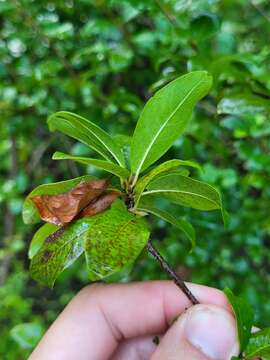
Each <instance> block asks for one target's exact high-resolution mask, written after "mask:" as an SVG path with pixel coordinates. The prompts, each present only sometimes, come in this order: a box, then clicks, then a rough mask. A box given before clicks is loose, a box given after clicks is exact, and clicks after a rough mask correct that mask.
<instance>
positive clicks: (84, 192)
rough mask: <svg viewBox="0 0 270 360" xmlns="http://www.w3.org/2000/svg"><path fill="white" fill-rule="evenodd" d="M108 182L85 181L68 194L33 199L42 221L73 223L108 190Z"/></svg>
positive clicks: (62, 223) (41, 196)
mask: <svg viewBox="0 0 270 360" xmlns="http://www.w3.org/2000/svg"><path fill="white" fill-rule="evenodd" d="M106 187H107V183H106V180H91V181H83V182H80V183H79V184H78V185H76V186H75V187H74V188H73V189H72V190H70V191H69V192H67V193H64V194H59V195H46V194H45V195H37V196H33V197H31V200H32V201H33V202H34V204H35V205H36V207H37V209H38V211H39V215H40V217H41V219H42V220H44V221H46V222H49V223H51V224H55V225H64V224H68V223H69V222H71V221H72V220H73V219H74V218H75V217H76V216H77V215H78V214H79V212H80V211H81V210H82V209H84V208H85V207H86V206H87V205H88V204H89V203H90V202H91V201H93V200H95V199H97V198H98V197H99V196H100V195H101V194H102V193H103V192H104V191H105V189H106Z"/></svg>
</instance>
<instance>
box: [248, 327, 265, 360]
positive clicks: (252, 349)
mask: <svg viewBox="0 0 270 360" xmlns="http://www.w3.org/2000/svg"><path fill="white" fill-rule="evenodd" d="M254 358H260V359H263V360H269V359H270V328H266V329H263V330H260V331H257V332H256V333H254V334H252V335H251V337H250V339H249V342H248V345H247V347H246V349H245V359H248V360H251V359H254Z"/></svg>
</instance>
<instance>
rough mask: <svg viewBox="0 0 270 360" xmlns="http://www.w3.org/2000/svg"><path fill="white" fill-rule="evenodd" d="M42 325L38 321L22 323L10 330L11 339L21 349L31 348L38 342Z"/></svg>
mask: <svg viewBox="0 0 270 360" xmlns="http://www.w3.org/2000/svg"><path fill="white" fill-rule="evenodd" d="M42 334H43V327H42V326H41V325H40V324H38V323H34V322H32V323H22V324H18V325H16V326H14V327H13V328H12V329H11V330H10V335H11V337H12V338H13V340H15V341H16V343H17V344H18V345H19V346H20V347H21V348H23V349H32V348H34V347H35V346H36V345H37V343H38V342H39V340H40V338H41V336H42Z"/></svg>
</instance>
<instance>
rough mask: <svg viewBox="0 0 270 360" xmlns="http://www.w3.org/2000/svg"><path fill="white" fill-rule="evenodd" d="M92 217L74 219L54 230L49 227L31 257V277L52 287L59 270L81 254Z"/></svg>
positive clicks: (59, 272)
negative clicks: (36, 251) (45, 236)
mask: <svg viewBox="0 0 270 360" xmlns="http://www.w3.org/2000/svg"><path fill="white" fill-rule="evenodd" d="M92 219H93V218H85V219H80V220H76V221H74V222H72V223H70V224H68V225H66V226H65V227H62V228H59V229H58V230H56V231H54V232H53V229H51V233H50V234H48V236H47V238H46V239H45V241H44V242H43V244H42V246H41V248H40V249H39V251H38V253H36V254H35V256H34V257H33V258H32V261H31V265H30V272H31V276H32V277H33V279H35V280H37V281H39V282H40V283H42V284H44V285H47V286H49V287H53V285H54V282H55V280H56V278H57V277H58V276H59V275H60V274H61V272H62V271H63V270H64V269H66V268H67V267H68V266H70V265H71V264H72V263H73V262H74V261H75V260H76V259H77V258H78V257H79V256H80V255H81V254H82V252H83V250H84V249H83V243H84V242H85V241H86V235H87V232H88V231H89V229H90V226H91V223H92V221H93V220H92ZM46 225H49V224H46ZM46 225H44V226H46ZM41 229H42V228H41Z"/></svg>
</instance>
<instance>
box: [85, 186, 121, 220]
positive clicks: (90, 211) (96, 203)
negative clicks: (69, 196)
mask: <svg viewBox="0 0 270 360" xmlns="http://www.w3.org/2000/svg"><path fill="white" fill-rule="evenodd" d="M119 196H120V192H117V191H108V192H106V193H104V194H102V195H100V196H99V198H98V199H96V200H93V201H92V202H91V203H90V204H89V205H88V206H87V207H86V208H85V209H83V210H82V211H81V212H80V213H79V216H78V217H79V218H84V217H89V216H94V215H96V214H98V213H100V212H102V211H104V210H106V209H108V207H109V206H110V205H111V204H112V203H113V202H114V201H115V200H116V199H117V198H118V197H119Z"/></svg>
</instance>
